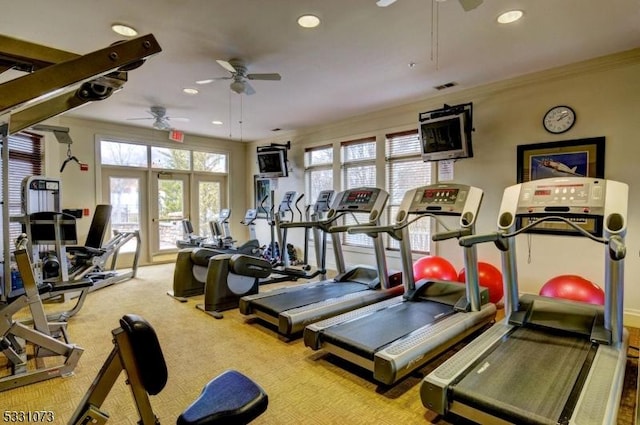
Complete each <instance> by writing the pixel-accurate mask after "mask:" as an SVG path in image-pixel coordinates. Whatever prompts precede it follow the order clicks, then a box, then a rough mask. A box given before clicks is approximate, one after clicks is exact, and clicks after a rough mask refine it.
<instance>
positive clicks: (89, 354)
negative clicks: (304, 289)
mask: <svg viewBox="0 0 640 425" xmlns="http://www.w3.org/2000/svg"><path fill="white" fill-rule="evenodd" d="M172 278H173V264H165V265H159V266H150V267H142V268H140V269H139V272H138V277H137V278H136V279H133V280H130V281H128V282H123V283H120V284H117V285H114V286H110V287H106V288H104V289H101V290H99V291H96V292H94V293H91V294H90V295H89V297H88V298H87V301H86V303H85V306H84V307H83V309H82V310H81V311H80V313H78V315H76V316H75V317H73V318H72V319H71V320H70V323H69V333H70V336H71V338H72V341H73V342H74V343H76V344H78V345H80V346H81V347H83V348H84V349H85V352H84V354H83V355H82V357H81V358H80V362H79V365H78V367H77V368H76V370H75V374H74V375H73V376H71V377H68V378H56V379H51V380H48V381H45V382H41V383H37V384H33V385H29V386H26V387H21V388H17V389H14V390H11V391H6V392H3V393H0V405H1V406H2V410H3V411H6V410H52V411H53V412H55V416H56V420H55V423H57V424H64V423H66V422H67V420H68V419H69V417H70V416H71V414H72V413H73V411H74V410H75V408H76V406H77V404H78V402H79V401H80V399H81V398H82V396H83V394H84V393H85V391H86V390H87V388H88V387H89V385H90V384H91V382H92V380H93V378H94V377H95V375H96V373H97V372H98V370H99V368H100V366H101V365H102V363H103V362H104V360H105V358H106V356H107V354H108V353H109V352H110V350H111V349H112V342H111V333H110V331H111V329H113V328H116V327H117V326H118V320H119V319H120V317H122V315H123V314H126V313H136V314H139V315H141V316H143V317H145V318H146V319H147V320H148V321H149V322H150V323H151V324H152V325H153V326H154V328H155V330H156V332H157V334H158V336H159V338H160V343H161V344H162V348H163V351H164V355H165V359H166V361H167V366H168V369H169V381H168V383H167V386H166V388H165V389H164V390H163V391H162V392H161V393H160V394H159V395H157V396H153V397H151V403H152V406H153V409H154V412H155V413H156V415H157V416H158V417H159V419H160V421H161V423H164V424H170V423H175V420H176V418H177V416H178V415H179V414H180V413H181V412H182V410H184V408H185V407H186V406H187V405H188V404H189V403H190V402H191V401H192V400H194V399H195V398H196V397H197V396H198V394H199V393H200V390H201V389H202V387H203V386H204V384H205V383H206V382H207V381H209V380H210V379H211V378H212V377H214V376H215V375H217V374H219V373H221V372H222V371H224V370H226V369H236V370H239V371H241V372H243V373H245V374H246V375H248V376H250V377H251V378H253V379H254V380H255V381H256V382H258V383H259V384H260V385H261V386H262V387H263V388H264V389H265V391H266V392H267V393H268V395H269V408H268V410H267V412H265V413H264V414H263V415H262V416H260V417H259V418H258V419H257V420H256V421H255V422H254V423H255V424H257V425H259V424H284V423H295V424H319V425H322V424H341V425H346V424H377V425H384V424H389V425H392V424H393V425H397V424H429V423H434V424H446V423H448V422H446V421H444V420H442V419H441V418H439V417H437V416H436V415H435V414H433V413H431V412H429V411H427V410H426V409H425V408H424V407H423V406H422V403H421V402H420V396H419V388H420V385H419V384H420V381H421V377H422V376H423V375H424V374H426V373H428V372H429V371H430V370H431V369H433V367H435V365H436V363H432V364H431V365H428V366H426V367H425V368H423V369H421V370H420V371H419V372H417V373H414V374H413V375H412V376H409V377H408V378H407V379H405V380H403V381H401V382H400V383H398V384H397V385H395V386H393V387H383V386H379V385H377V384H376V383H375V382H374V381H373V380H372V379H371V378H370V376H369V374H368V373H367V372H365V371H362V370H359V369H354V368H352V367H349V366H348V365H346V364H344V363H342V362H340V361H338V360H335V359H332V358H330V357H329V356H326V355H324V354H323V353H322V352H313V351H312V350H310V349H308V348H306V347H305V346H304V344H303V342H302V340H301V339H298V340H295V341H293V342H285V341H282V340H280V339H279V338H278V337H277V335H276V333H275V332H274V331H273V330H270V329H268V328H266V327H264V326H261V325H258V324H250V323H247V321H246V318H245V317H244V316H242V315H241V314H240V313H239V312H238V311H237V310H231V311H227V312H225V313H224V319H222V320H215V319H213V318H211V317H209V316H208V315H206V314H204V313H203V312H201V311H200V310H197V309H196V308H195V305H196V304H197V303H198V302H201V300H202V297H195V298H194V299H190V300H189V301H188V302H186V303H180V302H177V301H175V300H173V299H172V298H170V297H168V296H167V295H166V294H165V293H166V291H167V290H169V289H171V282H172ZM263 289H268V287H267V288H263ZM61 307H62V306H60V305H47V306H46V308H47V310H48V311H53V310H59V309H60V308H61ZM637 342H638V338H637V330H633V332H632V343H633V344H634V345H636V346H637ZM634 354H637V353H634ZM1 357H2V356H0V366H2V360H3V359H1ZM437 363H439V362H437ZM627 372H628V375H629V376H628V382H627V384H626V385H625V393H624V395H623V406H622V408H621V412H620V421H619V423H621V424H631V423H633V422H632V419H631V418H632V414H633V409H634V406H635V377H636V373H637V360H629V367H628V371H627ZM102 410H104V411H106V412H108V413H109V415H110V416H111V419H110V421H109V423H113V424H131V425H133V424H136V422H137V420H138V415H137V412H136V411H135V405H134V403H133V399H132V397H131V395H130V391H129V388H128V387H127V386H126V385H125V381H124V376H121V377H120V379H119V382H118V383H116V385H115V387H114V389H113V390H112V391H111V393H110V395H109V397H108V398H107V401H106V402H105V404H104V405H103V408H102Z"/></svg>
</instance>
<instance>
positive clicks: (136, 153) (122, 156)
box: [100, 140, 149, 167]
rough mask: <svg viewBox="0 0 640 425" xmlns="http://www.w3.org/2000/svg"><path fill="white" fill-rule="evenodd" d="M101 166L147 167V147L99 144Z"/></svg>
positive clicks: (104, 141)
mask: <svg viewBox="0 0 640 425" xmlns="http://www.w3.org/2000/svg"><path fill="white" fill-rule="evenodd" d="M100 158H101V163H102V165H123V166H126V167H147V166H148V165H149V162H148V159H147V147H146V146H144V145H133V144H131V143H119V142H109V141H107V140H103V141H101V142H100Z"/></svg>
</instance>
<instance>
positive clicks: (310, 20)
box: [298, 15, 320, 28]
mask: <svg viewBox="0 0 640 425" xmlns="http://www.w3.org/2000/svg"><path fill="white" fill-rule="evenodd" d="M298 25H300V26H301V27H302V28H315V27H317V26H318V25H320V18H318V17H317V16H316V15H302V16H301V17H299V18H298Z"/></svg>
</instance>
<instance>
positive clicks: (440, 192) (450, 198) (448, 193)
mask: <svg viewBox="0 0 640 425" xmlns="http://www.w3.org/2000/svg"><path fill="white" fill-rule="evenodd" d="M458 191H459V190H458V189H426V190H425V191H424V193H423V194H422V201H421V203H423V204H424V203H426V204H455V203H456V199H458Z"/></svg>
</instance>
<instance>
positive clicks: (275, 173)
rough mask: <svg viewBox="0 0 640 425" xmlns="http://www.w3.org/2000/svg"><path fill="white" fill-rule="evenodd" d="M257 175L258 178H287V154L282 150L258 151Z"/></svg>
mask: <svg viewBox="0 0 640 425" xmlns="http://www.w3.org/2000/svg"><path fill="white" fill-rule="evenodd" d="M257 155H258V173H259V174H260V177H265V178H277V177H287V176H288V175H289V172H288V170H287V153H286V151H285V150H284V149H265V150H258V151H257Z"/></svg>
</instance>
